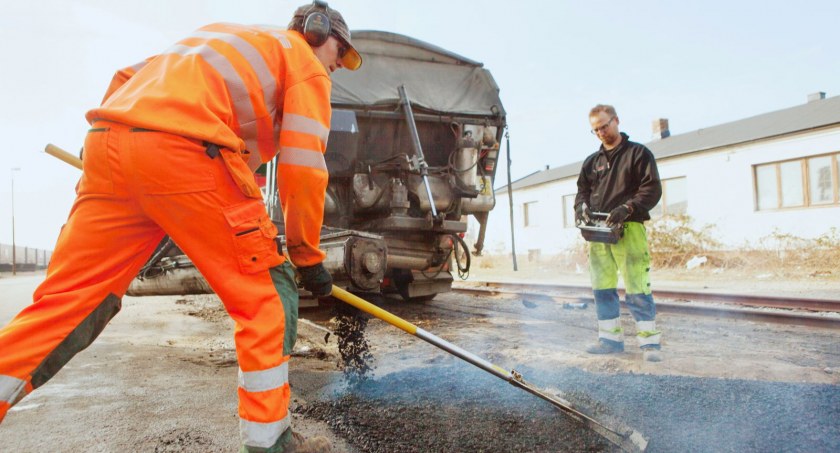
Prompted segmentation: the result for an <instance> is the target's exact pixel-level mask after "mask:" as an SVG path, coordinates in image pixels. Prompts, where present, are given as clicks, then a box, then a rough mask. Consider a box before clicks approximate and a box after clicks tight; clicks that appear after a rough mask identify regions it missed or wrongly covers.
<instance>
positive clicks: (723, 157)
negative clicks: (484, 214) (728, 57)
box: [485, 93, 840, 254]
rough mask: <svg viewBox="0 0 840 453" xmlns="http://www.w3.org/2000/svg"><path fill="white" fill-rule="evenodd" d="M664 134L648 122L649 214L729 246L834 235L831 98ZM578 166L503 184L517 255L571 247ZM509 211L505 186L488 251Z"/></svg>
mask: <svg viewBox="0 0 840 453" xmlns="http://www.w3.org/2000/svg"><path fill="white" fill-rule="evenodd" d="M667 128H668V126H667V120H657V121H654V133H655V134H656V133H657V131H659V132H660V133H661V135H660V136H662V137H664V138H660V139H656V140H654V141H652V142H650V143H646V144H645V145H646V146H647V147H648V148H650V150H651V151H653V154H654V155H655V156H656V159H657V165H658V167H659V175H660V177H661V179H662V183H663V195H662V200H661V201H660V203H659V205H658V206H657V207H656V208H655V210H654V212H652V213H651V214H652V215H653V216H657V215H662V214H663V213H685V214H688V215H689V216H691V217H692V218H693V219H694V223H695V225H696V226H703V225H707V224H710V225H714V226H715V229H714V230H713V234H714V235H715V238H716V239H718V240H720V241H722V242H723V243H724V244H727V245H733V246H737V245H742V244H744V243H745V242H747V241H749V242H753V243H754V242H755V241H756V240H757V239H759V238H761V237H764V236H767V235H769V234H771V233H773V232H779V233H788V234H791V235H794V236H798V237H803V238H814V237H817V236H820V235H822V234H825V233H827V232H829V230H830V228H831V227H838V228H840V194H838V180H840V96H835V97H832V98H828V99H826V98H825V93H816V94H813V95H810V96H808V102H807V103H806V104H804V105H799V106H796V107H792V108H788V109H784V110H779V111H775V112H770V113H766V114H763V115H758V116H754V117H751V118H746V119H742V120H738V121H734V122H731V123H726V124H721V125H718V126H713V127H709V128H706V129H700V130H697V131H693V132H688V133H685V134H680V135H675V136H669V134H668V130H667ZM631 139H632V138H631ZM593 152H594V150H593ZM582 163H583V162H582V161H581V162H577V163H574V164H570V165H566V166H563V167H558V168H552V169H547V170H544V171H540V172H537V173H534V174H531V175H529V176H527V177H525V178H522V179H520V180H518V181H515V182H513V183H512V186H513V201H514V206H513V213H514V221H513V223H514V233H515V240H516V243H515V245H516V250H517V253H518V254H519V253H523V254H524V253H527V252H528V251H539V253H542V254H553V253H557V252H559V251H561V250H564V249H567V248H569V247H570V246H572V245H574V244H575V242H576V241H579V239H578V238H579V237H580V233H579V231H578V230H577V228H575V227H574V207H573V204H574V198H575V194H576V193H577V178H578V174H579V172H580V168H581V165H582ZM509 210H510V209H509V199H508V188H507V186H505V187H502V188H500V189H498V190H496V208H495V209H494V210H493V212H492V213H491V214H490V219H489V223H488V227H487V234H486V239H485V250H487V252H489V253H510V249H511V248H510V246H511V233H510V223H511V222H510V217H509Z"/></svg>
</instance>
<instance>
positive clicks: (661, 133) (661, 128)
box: [653, 118, 671, 140]
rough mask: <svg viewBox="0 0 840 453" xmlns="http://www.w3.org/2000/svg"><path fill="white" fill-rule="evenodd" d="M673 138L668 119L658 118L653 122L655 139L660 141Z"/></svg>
mask: <svg viewBox="0 0 840 453" xmlns="http://www.w3.org/2000/svg"><path fill="white" fill-rule="evenodd" d="M670 136H671V131H670V130H669V129H668V119H667V118H658V119H655V120H653V139H654V140H659V139H663V138H668V137H670Z"/></svg>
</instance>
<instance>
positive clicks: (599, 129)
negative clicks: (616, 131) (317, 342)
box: [589, 117, 615, 135]
mask: <svg viewBox="0 0 840 453" xmlns="http://www.w3.org/2000/svg"><path fill="white" fill-rule="evenodd" d="M614 119H615V117H612V118H610V120H609V121H607V122H606V123H605V124H604V125H603V126H601V127H596V128H595V129H592V130H591V131H589V132H592V135H598V134H599V133H601V134H603V133H604V132H606V131H607V128H608V127H609V126H610V123H612V122H613V120H614Z"/></svg>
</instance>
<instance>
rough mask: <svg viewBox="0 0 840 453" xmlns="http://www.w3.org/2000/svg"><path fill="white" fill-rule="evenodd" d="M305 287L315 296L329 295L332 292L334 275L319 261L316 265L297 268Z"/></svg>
mask: <svg viewBox="0 0 840 453" xmlns="http://www.w3.org/2000/svg"><path fill="white" fill-rule="evenodd" d="M297 270H298V273H300V282H301V283H303V288H304V289H306V290H307V291H309V292H310V293H312V295H313V296H315V297H323V296H329V295H330V293H331V292H332V276H330V273H329V272H327V270H326V269H324V265H323V264H321V263H318V264H316V265H314V266H307V267H299V268H297Z"/></svg>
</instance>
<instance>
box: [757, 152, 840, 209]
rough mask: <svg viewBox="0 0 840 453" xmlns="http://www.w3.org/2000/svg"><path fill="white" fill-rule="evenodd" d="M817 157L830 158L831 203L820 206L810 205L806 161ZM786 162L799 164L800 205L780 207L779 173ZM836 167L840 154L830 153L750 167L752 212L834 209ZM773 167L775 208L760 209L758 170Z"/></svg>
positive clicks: (839, 198) (838, 182)
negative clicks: (800, 183) (774, 174)
mask: <svg viewBox="0 0 840 453" xmlns="http://www.w3.org/2000/svg"><path fill="white" fill-rule="evenodd" d="M818 157H830V158H831V162H830V164H829V165H830V168H831V186H832V187H831V189H832V195H833V201H832V202H831V203H820V204H812V203H811V172H810V168H809V166H808V161H809V160H810V159H815V158H818ZM788 162H799V164H800V172H801V174H800V176H801V182H802V204H801V205H797V206H782V204H783V203H784V198H783V196H784V193H783V192H782V173H781V171H780V168H781V165H782V164H786V163H788ZM838 165H840V152H836V151H835V152H830V153H822V154H813V155H810V156H802V157H796V158H793V159H784V160H777V161H773V162H763V163H760V164H754V165H753V166H752V176H753V211H755V212H768V211H786V210H791V209H803V208H825V207H836V206H838V205H840V170H838ZM767 166H773V170H774V171H775V173H776V178H775V179H776V207H774V208H763V209H762V208H760V207H759V204H758V200H759V192H758V168H759V167H767Z"/></svg>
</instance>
